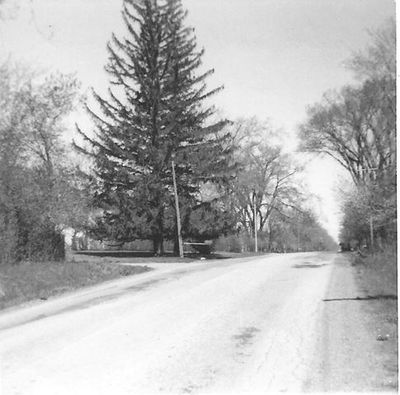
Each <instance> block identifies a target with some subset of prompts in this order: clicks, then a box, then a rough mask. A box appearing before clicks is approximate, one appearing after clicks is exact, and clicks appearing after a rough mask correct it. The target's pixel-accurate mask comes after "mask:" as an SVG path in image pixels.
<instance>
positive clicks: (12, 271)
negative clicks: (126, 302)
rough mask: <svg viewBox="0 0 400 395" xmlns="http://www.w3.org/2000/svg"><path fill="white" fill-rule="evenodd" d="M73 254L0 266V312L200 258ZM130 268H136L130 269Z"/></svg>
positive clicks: (215, 256) (232, 255)
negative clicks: (153, 266)
mask: <svg viewBox="0 0 400 395" xmlns="http://www.w3.org/2000/svg"><path fill="white" fill-rule="evenodd" d="M111 255H113V256H110V254H107V255H106V254H97V255H96V254H93V255H90V254H76V253H71V252H69V253H67V259H66V261H64V262H24V263H20V264H16V265H11V264H3V265H0V310H1V309H5V308H7V307H11V306H15V305H18V304H21V303H24V302H28V301H32V300H38V299H42V300H46V299H48V298H50V297H52V296H56V295H60V294H62V293H65V292H69V291H73V290H76V289H79V288H82V287H85V286H90V285H95V284H99V283H101V282H104V281H107V280H113V279H117V278H121V277H125V276H130V275H135V274H140V273H143V272H146V271H149V270H152V269H151V268H150V267H148V266H146V264H152V263H165V264H168V263H178V262H179V263H182V264H185V263H191V262H197V261H199V260H200V259H201V258H202V256H201V255H200V254H185V257H184V258H183V259H180V258H177V257H174V256H172V254H171V255H169V256H162V257H154V256H152V254H151V253H144V254H143V253H140V252H138V253H131V254H121V253H120V254H118V253H114V254H111ZM258 255H262V254H261V253H260V254H256V253H225V252H218V253H213V254H211V255H209V256H207V257H206V259H229V258H244V257H251V256H258ZM128 264H133V265H136V266H131V265H128Z"/></svg>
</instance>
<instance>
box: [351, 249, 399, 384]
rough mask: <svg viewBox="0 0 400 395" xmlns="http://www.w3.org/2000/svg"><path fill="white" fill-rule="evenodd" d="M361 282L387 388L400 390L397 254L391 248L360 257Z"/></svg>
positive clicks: (358, 269)
mask: <svg viewBox="0 0 400 395" xmlns="http://www.w3.org/2000/svg"><path fill="white" fill-rule="evenodd" d="M355 262H356V263H357V264H356V265H355V266H356V272H357V282H358V286H359V288H360V290H361V291H362V292H363V293H364V294H366V295H368V296H369V297H370V302H369V303H368V304H366V305H364V306H365V311H366V312H367V314H368V316H369V318H370V319H369V320H368V321H369V322H370V329H371V331H372V333H373V336H374V340H375V341H376V342H377V347H378V348H379V350H378V351H379V352H380V353H381V354H382V355H383V356H384V366H385V371H386V378H385V382H384V383H382V385H383V387H384V388H385V389H386V390H388V391H391V390H396V389H397V388H398V372H397V369H398V363H397V361H398V359H397V355H398V332H397V326H398V311H397V253H396V249H395V248H394V247H393V248H389V249H387V250H385V251H383V252H380V253H376V254H372V255H369V256H367V257H365V258H361V259H360V258H357V260H355Z"/></svg>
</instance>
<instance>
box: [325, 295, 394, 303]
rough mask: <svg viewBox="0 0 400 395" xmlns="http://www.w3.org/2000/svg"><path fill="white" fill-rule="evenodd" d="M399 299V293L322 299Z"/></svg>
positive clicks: (328, 300) (333, 300) (339, 300)
mask: <svg viewBox="0 0 400 395" xmlns="http://www.w3.org/2000/svg"><path fill="white" fill-rule="evenodd" d="M382 299H389V300H397V295H367V296H363V297H360V296H356V297H355V298H332V299H322V301H323V302H341V301H344V300H382Z"/></svg>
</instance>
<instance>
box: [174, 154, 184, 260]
mask: <svg viewBox="0 0 400 395" xmlns="http://www.w3.org/2000/svg"><path fill="white" fill-rule="evenodd" d="M172 181H173V183H174V196H175V211H176V227H177V231H178V246H179V256H180V257H181V258H183V243H182V233H181V215H180V212H179V199H178V189H177V187H176V175H175V163H174V161H172Z"/></svg>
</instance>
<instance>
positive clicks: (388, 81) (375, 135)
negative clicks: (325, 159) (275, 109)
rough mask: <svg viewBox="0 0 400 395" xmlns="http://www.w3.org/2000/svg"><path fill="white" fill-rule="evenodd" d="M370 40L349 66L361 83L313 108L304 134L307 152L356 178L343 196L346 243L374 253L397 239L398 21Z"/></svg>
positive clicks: (333, 93)
mask: <svg viewBox="0 0 400 395" xmlns="http://www.w3.org/2000/svg"><path fill="white" fill-rule="evenodd" d="M370 37H371V44H370V45H369V46H368V47H367V48H366V49H365V50H363V51H360V52H358V53H356V54H354V55H353V56H352V57H351V58H350V59H349V60H348V62H347V67H349V68H350V70H352V71H353V73H354V75H355V76H356V78H357V80H358V83H357V84H353V85H348V86H344V87H343V88H342V89H340V90H339V91H330V92H327V93H326V94H325V95H324V97H323V99H322V100H321V102H319V103H317V104H315V105H313V106H311V107H310V108H309V109H308V119H307V122H306V123H304V124H303V125H302V127H301V131H300V135H301V138H302V141H303V144H302V149H303V150H305V151H310V152H317V153H322V154H326V155H329V156H331V157H332V158H334V159H335V160H336V161H337V162H338V163H339V164H340V165H341V166H342V167H343V168H344V169H346V171H347V173H348V174H349V175H350V177H351V180H352V185H351V186H350V187H349V188H347V189H346V190H344V191H343V193H342V211H343V220H342V230H341V235H340V237H341V242H342V243H343V245H346V246H347V248H349V247H350V245H351V246H352V247H356V246H363V245H367V246H368V247H369V248H370V249H372V250H373V249H375V248H378V247H379V248H383V247H384V245H385V244H393V243H394V242H395V240H396V235H397V231H396V229H397V207H396V186H397V185H396V182H397V181H396V25H395V21H394V19H391V20H389V21H388V23H387V25H386V26H385V27H384V28H381V29H378V30H376V31H373V32H370Z"/></svg>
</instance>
